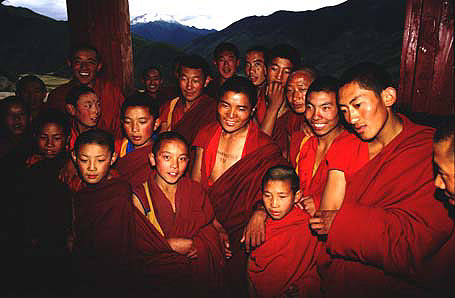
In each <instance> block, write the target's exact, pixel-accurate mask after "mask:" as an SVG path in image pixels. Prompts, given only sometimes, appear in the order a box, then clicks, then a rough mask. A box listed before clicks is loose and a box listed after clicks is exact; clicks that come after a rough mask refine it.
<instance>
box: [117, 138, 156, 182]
mask: <svg viewBox="0 0 455 298" xmlns="http://www.w3.org/2000/svg"><path fill="white" fill-rule="evenodd" d="M152 146H153V145H149V146H145V147H142V148H138V149H134V151H132V152H129V153H128V154H126V155H125V156H123V157H120V158H119V159H117V162H116V163H115V165H114V168H115V170H117V172H118V174H119V175H120V176H122V178H123V179H125V180H127V181H128V182H129V183H130V184H131V186H132V187H133V188H134V187H136V186H137V185H139V184H141V183H142V182H144V181H145V180H147V178H148V177H149V176H150V174H151V173H152V168H151V166H150V160H149V154H150V153H151V152H152Z"/></svg>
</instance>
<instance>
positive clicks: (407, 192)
mask: <svg viewBox="0 0 455 298" xmlns="http://www.w3.org/2000/svg"><path fill="white" fill-rule="evenodd" d="M340 86H341V87H340V88H339V90H338V104H339V106H340V109H341V111H342V112H343V114H344V116H345V119H346V121H347V122H348V123H349V124H350V125H351V126H352V128H353V129H354V130H355V132H356V134H357V135H358V136H359V137H360V138H361V139H362V140H363V141H365V142H367V144H368V157H369V161H368V162H367V163H366V164H365V165H364V166H363V167H362V168H361V169H360V170H359V171H357V172H356V173H354V174H353V175H352V177H351V179H350V181H349V183H348V184H347V185H346V191H345V196H344V201H343V204H342V207H341V208H340V209H339V210H338V211H332V212H329V213H326V214H324V216H317V217H315V218H313V219H310V223H311V226H312V228H313V229H314V230H315V231H316V232H317V233H319V234H328V235H327V245H326V248H327V249H326V250H324V252H327V254H322V253H321V254H320V258H319V259H320V260H319V261H318V269H319V272H320V273H321V278H322V290H323V292H325V293H326V295H327V297H335V296H336V297H366V296H368V297H386V296H387V297H422V296H424V295H426V294H430V295H431V294H432V292H431V291H432V290H433V289H434V286H435V285H436V283H437V282H438V281H439V280H442V279H447V278H448V276H447V275H446V274H445V272H446V269H448V267H449V266H451V264H453V262H452V261H453V257H454V256H453V251H454V249H455V247H454V246H453V245H454V243H455V238H454V235H453V221H452V220H451V219H450V218H449V216H448V215H447V210H446V209H445V208H444V206H443V205H442V203H441V202H437V201H435V198H434V192H435V187H434V184H433V169H432V137H433V130H432V129H431V128H429V127H425V126H420V125H416V124H414V123H412V122H411V121H409V120H408V119H407V118H406V117H404V116H402V115H400V114H397V113H395V112H394V111H393V109H392V106H393V104H394V103H395V102H396V100H397V91H396V89H395V88H394V87H393V86H392V83H391V79H390V76H389V75H388V73H387V72H386V71H385V70H384V69H383V68H382V67H380V66H379V65H376V64H373V63H361V64H358V65H355V66H353V67H352V68H350V69H348V70H347V71H346V72H345V73H344V74H343V75H342V77H341V84H340Z"/></svg>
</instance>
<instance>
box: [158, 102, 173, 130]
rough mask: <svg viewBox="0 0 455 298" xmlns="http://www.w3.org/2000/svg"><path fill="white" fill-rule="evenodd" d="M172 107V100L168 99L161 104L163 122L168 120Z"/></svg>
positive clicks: (161, 119)
mask: <svg viewBox="0 0 455 298" xmlns="http://www.w3.org/2000/svg"><path fill="white" fill-rule="evenodd" d="M170 109H171V101H170V100H169V101H167V102H166V103H165V104H164V105H162V106H161V108H160V121H161V123H163V122H167V116H168V114H169V111H170ZM168 125H169V124H168Z"/></svg>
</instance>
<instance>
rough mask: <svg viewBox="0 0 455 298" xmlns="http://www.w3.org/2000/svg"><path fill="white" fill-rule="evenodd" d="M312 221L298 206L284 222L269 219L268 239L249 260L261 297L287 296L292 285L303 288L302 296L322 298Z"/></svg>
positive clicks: (254, 284)
mask: <svg viewBox="0 0 455 298" xmlns="http://www.w3.org/2000/svg"><path fill="white" fill-rule="evenodd" d="M308 219H309V215H308V214H307V213H306V212H304V211H302V210H301V209H299V208H297V207H294V209H292V210H291V212H289V213H288V214H287V215H286V216H285V217H284V218H282V219H281V220H273V219H271V218H268V219H267V221H266V230H265V231H266V232H265V236H266V240H265V242H264V243H263V244H262V245H261V246H259V247H258V248H256V249H255V250H254V251H253V252H252V253H251V255H250V258H249V260H248V277H249V279H250V280H251V282H252V284H253V287H254V289H255V291H256V294H257V295H258V297H284V292H285V291H286V290H287V289H289V287H290V286H291V285H294V286H296V287H297V288H298V289H299V297H317V296H319V295H318V294H319V293H318V287H319V280H318V276H317V273H316V272H315V267H316V261H315V259H316V256H315V255H314V251H315V250H316V246H317V242H316V241H307V235H306V233H307V230H308ZM315 287H316V291H314V288H315Z"/></svg>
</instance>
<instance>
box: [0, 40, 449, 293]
mask: <svg viewBox="0 0 455 298" xmlns="http://www.w3.org/2000/svg"><path fill="white" fill-rule="evenodd" d="M241 60H242V57H241V53H240V51H239V50H238V49H237V47H236V46H235V45H234V44H232V43H229V42H223V43H221V44H219V45H218V47H217V48H216V49H215V51H214V56H213V61H212V62H213V64H214V66H215V69H216V72H217V74H216V75H215V76H212V75H211V74H210V67H209V64H208V63H207V62H206V61H205V59H204V58H202V57H200V56H198V55H194V54H192V55H185V56H182V57H178V59H176V61H175V64H176V65H175V69H174V71H175V77H176V82H175V86H174V85H172V86H167V85H166V84H165V80H164V78H163V75H162V73H161V70H160V69H159V68H158V67H156V66H150V67H148V68H147V69H145V70H144V71H143V72H142V83H143V85H144V90H140V91H137V92H135V93H133V94H131V95H128V96H126V97H125V96H124V95H123V94H122V92H121V90H120V88H119V87H117V86H115V85H114V84H113V83H111V82H109V81H107V80H105V79H104V78H103V77H102V76H100V75H99V73H100V71H101V69H102V67H103V62H102V59H101V56H100V54H99V53H98V51H97V49H96V48H94V47H92V46H90V45H80V46H77V47H75V48H74V49H73V50H72V52H71V53H70V55H69V58H68V66H69V67H70V68H71V70H72V73H73V78H72V79H71V81H69V82H68V83H66V84H64V85H62V86H59V87H57V88H56V89H54V90H52V91H51V92H50V93H49V95H48V96H47V90H46V86H45V84H44V83H43V82H42V80H40V79H39V78H38V77H36V76H33V75H29V76H25V77H23V78H21V79H20V81H18V83H17V91H16V95H15V96H10V97H7V98H5V99H3V100H2V101H1V103H0V108H1V109H0V113H1V115H0V116H1V136H0V138H1V145H0V164H1V167H2V169H3V170H4V171H5V172H6V173H7V177H5V178H4V179H2V183H4V185H3V189H8V190H11V191H12V193H11V195H9V196H8V197H6V198H5V200H4V201H5V204H4V205H5V206H6V216H4V220H5V222H4V224H3V225H2V226H3V227H4V229H5V234H4V235H5V237H3V238H4V239H7V240H8V241H7V243H6V244H5V245H4V247H6V248H7V250H8V253H9V254H11V255H14V256H17V258H16V259H15V258H11V260H8V261H7V262H6V265H5V266H6V268H7V269H8V271H9V272H10V274H9V275H8V281H9V284H11V285H13V284H14V286H13V287H12V289H11V290H9V292H8V293H9V294H11V295H15V294H22V295H25V296H30V297H35V295H45V296H53V295H55V296H59V297H62V296H65V297H66V296H68V297H73V296H74V297H81V296H83V295H90V296H94V295H103V296H106V295H109V296H129V297H131V296H133V297H136V296H137V297H144V296H145V295H152V296H153V297H184V296H185V297H226V298H227V297H236V298H240V297H452V295H451V293H452V294H453V288H452V287H451V285H450V281H451V279H452V278H453V277H454V276H455V234H454V213H453V208H454V206H455V189H454V188H455V177H454V176H455V169H454V164H455V157H454V155H455V150H454V137H455V135H454V130H455V121H454V116H453V115H451V116H449V117H447V119H444V121H440V122H439V125H438V128H437V130H435V129H434V128H432V127H429V126H423V125H419V124H416V123H414V122H412V121H411V120H410V119H408V118H407V117H406V116H404V115H403V114H400V113H398V112H396V111H395V108H394V104H395V103H396V102H397V100H399V99H398V98H397V89H396V88H395V87H394V85H393V82H392V80H391V78H390V76H389V74H388V73H387V72H386V71H385V69H384V68H383V67H381V66H380V65H377V64H374V63H360V64H357V65H354V66H351V67H348V69H347V70H346V71H345V72H344V73H343V74H342V75H341V76H340V77H339V78H335V77H333V76H331V75H330V74H329V75H319V73H318V71H316V70H315V69H314V68H313V67H311V66H310V65H305V64H303V63H302V61H301V54H300V53H299V51H298V50H297V49H295V48H294V47H292V46H291V45H288V44H278V45H276V46H274V47H273V48H271V49H267V48H265V47H262V46H255V47H252V48H250V49H248V50H247V51H246V53H245V59H244V60H245V67H244V70H245V73H244V74H241V73H239V72H238V67H239V66H240V62H241ZM18 252H19V253H18ZM17 260H19V262H17ZM21 260H25V262H24V264H21V262H20V261H21ZM18 263H19V264H18ZM17 281H22V283H21V286H18V287H17V286H15V284H16V283H13V282H17ZM24 284H25V285H24Z"/></svg>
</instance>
